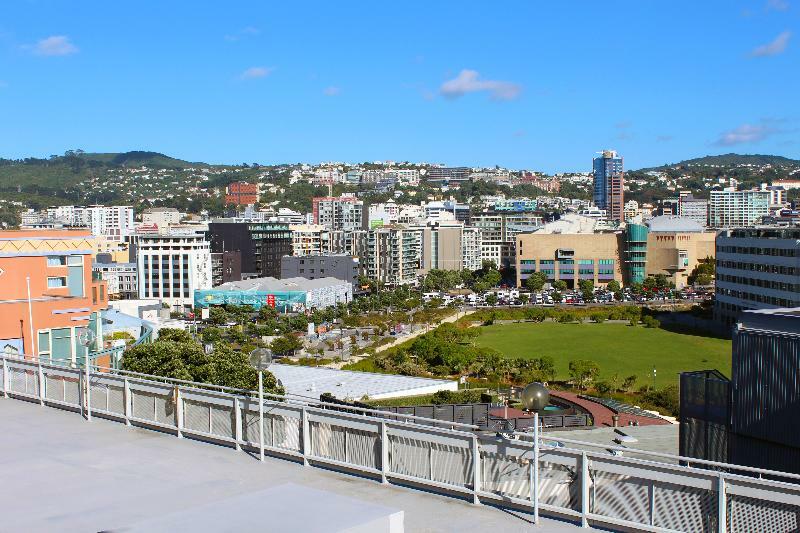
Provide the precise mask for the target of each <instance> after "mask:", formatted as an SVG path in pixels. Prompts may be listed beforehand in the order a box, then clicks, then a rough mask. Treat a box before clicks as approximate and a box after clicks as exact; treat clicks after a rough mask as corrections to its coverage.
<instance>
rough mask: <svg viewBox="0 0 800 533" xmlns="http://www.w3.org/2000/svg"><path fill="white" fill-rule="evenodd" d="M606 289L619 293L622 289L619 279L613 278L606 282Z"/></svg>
mask: <svg viewBox="0 0 800 533" xmlns="http://www.w3.org/2000/svg"><path fill="white" fill-rule="evenodd" d="M606 289H607V290H608V291H609V292H613V293H617V292H619V291H620V289H621V287H620V286H619V281H617V280H615V279H612V280H611V281H609V282H608V283H607V284H606Z"/></svg>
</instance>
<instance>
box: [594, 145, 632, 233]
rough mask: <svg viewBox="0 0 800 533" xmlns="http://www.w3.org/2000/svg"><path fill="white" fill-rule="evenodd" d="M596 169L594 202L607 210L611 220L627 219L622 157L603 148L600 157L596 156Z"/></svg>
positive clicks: (620, 220) (622, 220)
mask: <svg viewBox="0 0 800 533" xmlns="http://www.w3.org/2000/svg"><path fill="white" fill-rule="evenodd" d="M592 168H593V171H594V195H593V199H594V204H595V205H596V206H597V207H598V208H600V209H605V210H606V217H607V218H608V219H609V220H616V221H619V222H624V221H625V198H624V191H623V190H624V185H625V180H624V178H623V170H622V158H621V157H619V156H618V155H617V152H615V151H614V150H603V151H602V152H601V155H600V157H595V158H594V161H593V164H592Z"/></svg>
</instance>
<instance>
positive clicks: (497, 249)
mask: <svg viewBox="0 0 800 533" xmlns="http://www.w3.org/2000/svg"><path fill="white" fill-rule="evenodd" d="M542 222H543V219H542V216H541V215H538V214H536V213H531V212H511V211H496V210H491V211H482V212H480V213H476V214H474V215H473V216H472V218H471V223H470V225H471V226H472V227H474V228H477V229H478V230H480V233H481V254H480V257H481V262H483V261H491V262H492V263H493V264H494V265H496V266H497V267H498V268H508V267H510V266H512V265H513V264H514V263H515V261H516V237H517V235H519V234H521V233H529V232H532V231H536V230H537V229H538V228H540V227H541V226H542Z"/></svg>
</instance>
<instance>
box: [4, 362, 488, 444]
mask: <svg viewBox="0 0 800 533" xmlns="http://www.w3.org/2000/svg"><path fill="white" fill-rule="evenodd" d="M2 359H9V360H12V361H22V362H27V363H31V364H37V361H38V358H30V359H18V358H13V357H12V358H8V357H6V356H3V357H2ZM50 359H51V361H52V358H50ZM56 361H64V362H66V361H65V360H61V359H57V360H56ZM45 364H46V363H45ZM69 364H74V363H72V362H70V363H69ZM52 366H54V367H56V369H62V368H64V367H63V366H60V365H52ZM89 368H90V369H92V370H97V371H98V373H99V374H101V375H107V376H108V375H122V376H132V377H134V378H141V380H142V381H152V382H156V383H159V382H163V383H164V384H169V383H175V384H181V385H187V386H190V387H192V388H196V389H199V390H208V389H212V390H215V392H218V393H220V394H226V393H227V394H234V395H235V394H238V395H241V396H248V397H253V396H257V395H258V391H253V390H248V389H239V388H235V387H228V386H225V385H216V384H214V383H200V382H197V381H188V380H184V379H179V378H171V377H167V376H153V375H150V374H143V373H141V372H134V371H131V370H121V369H115V368H108V367H102V366H99V365H91V364H90V365H89ZM76 369H77V368H76ZM264 396H265V397H270V398H275V399H279V400H286V401H291V402H293V403H295V404H299V405H311V406H319V405H321V406H325V407H331V408H332V409H331V410H335V411H340V412H346V411H359V412H361V413H366V414H371V415H378V416H379V417H380V418H386V419H398V418H402V419H405V420H417V421H422V422H424V423H425V424H421V425H431V424H433V425H435V427H437V428H440V429H442V427H441V426H445V429H446V427H451V428H453V429H455V428H456V427H458V428H464V429H469V430H475V429H480V427H479V426H476V425H473V424H463V423H461V422H450V421H447V420H437V419H434V418H426V417H422V416H415V415H406V414H401V413H391V412H387V411H382V410H380V409H368V408H364V407H356V406H343V405H340V404H335V403H330V402H325V401H322V400H312V399H310V398H308V397H307V396H301V395H297V394H291V393H286V394H284V395H280V394H273V393H269V392H264Z"/></svg>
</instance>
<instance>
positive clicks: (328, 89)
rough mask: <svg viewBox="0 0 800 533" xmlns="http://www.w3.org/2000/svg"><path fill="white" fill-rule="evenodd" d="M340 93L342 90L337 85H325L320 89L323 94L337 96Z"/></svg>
mask: <svg viewBox="0 0 800 533" xmlns="http://www.w3.org/2000/svg"><path fill="white" fill-rule="evenodd" d="M341 93H342V90H341V89H340V88H339V87H334V86H330V87H325V89H324V90H323V91H322V94H324V95H325V96H339V95H340V94H341Z"/></svg>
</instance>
